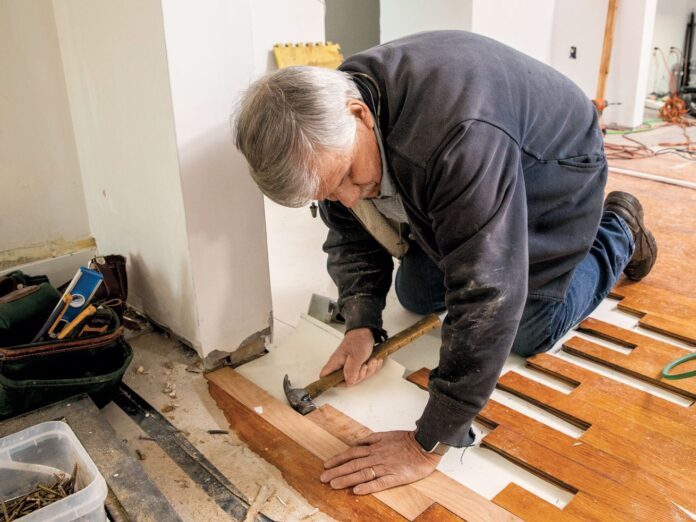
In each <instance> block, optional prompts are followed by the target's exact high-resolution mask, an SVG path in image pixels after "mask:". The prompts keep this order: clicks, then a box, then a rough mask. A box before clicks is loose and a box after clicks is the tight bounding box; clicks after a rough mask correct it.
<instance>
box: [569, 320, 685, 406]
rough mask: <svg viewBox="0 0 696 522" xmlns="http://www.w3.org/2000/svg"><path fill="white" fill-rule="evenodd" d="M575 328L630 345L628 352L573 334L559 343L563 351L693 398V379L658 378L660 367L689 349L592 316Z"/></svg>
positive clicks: (626, 345)
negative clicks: (561, 344) (561, 343)
mask: <svg viewBox="0 0 696 522" xmlns="http://www.w3.org/2000/svg"><path fill="white" fill-rule="evenodd" d="M578 330H580V331H581V332H583V333H587V334H589V335H594V336H596V337H599V338H601V339H607V340H609V341H612V342H615V343H618V344H620V345H622V346H625V347H627V348H630V349H631V352H630V353H629V354H624V353H620V352H617V351H616V350H612V349H611V348H607V347H605V346H602V345H600V344H597V343H593V342H591V341H588V340H586V339H583V338H580V337H573V338H571V339H569V340H567V341H566V342H565V343H563V350H564V351H566V352H568V353H571V354H573V355H576V356H578V357H583V358H586V359H589V360H591V361H594V362H597V363H599V364H602V365H604V366H607V367H609V368H612V369H614V370H617V371H619V372H622V373H625V374H627V375H630V376H632V377H635V378H637V379H641V380H644V381H646V382H649V383H651V384H654V385H655V386H659V387H661V388H664V389H667V390H670V391H672V392H674V393H678V394H680V395H683V396H685V397H689V398H691V399H696V381H694V380H689V379H685V380H681V381H674V380H669V379H665V378H663V377H662V369H663V368H664V367H665V366H666V365H667V364H669V363H670V362H672V361H674V360H675V359H677V358H678V357H682V356H684V355H687V354H689V353H691V352H690V351H688V350H685V349H683V348H679V347H678V346H674V345H672V344H669V343H665V342H662V341H658V340H656V339H653V338H652V337H647V336H645V335H640V334H638V333H635V332H631V331H629V330H625V329H623V328H619V327H617V326H614V325H611V324H609V323H605V322H603V321H598V320H596V319H586V320H585V321H583V322H582V323H580V325H579V326H578Z"/></svg>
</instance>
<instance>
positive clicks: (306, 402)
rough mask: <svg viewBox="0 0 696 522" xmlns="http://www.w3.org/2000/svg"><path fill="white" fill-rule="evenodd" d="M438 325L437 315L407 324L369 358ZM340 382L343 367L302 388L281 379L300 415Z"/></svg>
mask: <svg viewBox="0 0 696 522" xmlns="http://www.w3.org/2000/svg"><path fill="white" fill-rule="evenodd" d="M440 325H441V323H440V319H439V318H438V316H437V315H435V314H430V315H427V316H426V317H424V318H423V319H421V320H420V321H418V322H417V323H416V324H414V325H413V326H409V327H408V328H406V329H405V330H402V331H401V332H399V333H398V334H396V335H394V337H391V338H390V339H387V340H386V341H384V342H383V343H379V344H378V345H376V346H375V348H374V351H373V352H372V356H371V357H370V359H369V360H372V359H386V358H387V357H389V356H390V355H391V354H393V353H394V352H396V351H397V350H399V349H400V348H403V347H404V346H406V345H407V344H409V343H411V342H412V341H414V340H416V339H418V338H419V337H420V336H421V335H423V334H425V333H428V332H429V331H430V330H434V329H435V328H438V327H439V326H440ZM342 382H343V368H339V369H338V370H336V371H335V372H332V373H330V374H329V375H326V376H325V377H322V378H320V379H319V380H316V381H314V382H313V383H312V384H309V385H307V386H306V387H304V388H292V384H291V383H290V379H289V378H288V376H287V375H286V376H285V379H283V389H284V390H285V396H286V397H287V398H288V402H289V403H290V406H292V407H293V409H294V410H296V411H298V412H300V413H301V414H302V415H307V414H308V413H309V412H311V411H314V410H315V409H316V408H317V407H316V406H315V405H314V402H313V400H314V399H316V398H317V397H319V395H321V394H322V393H324V392H325V391H326V390H328V389H330V388H333V387H334V386H336V385H337V384H340V383H342Z"/></svg>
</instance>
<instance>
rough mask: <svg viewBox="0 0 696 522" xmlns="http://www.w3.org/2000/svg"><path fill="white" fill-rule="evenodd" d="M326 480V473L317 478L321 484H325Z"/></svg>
mask: <svg viewBox="0 0 696 522" xmlns="http://www.w3.org/2000/svg"><path fill="white" fill-rule="evenodd" d="M326 479H327V477H326V473H322V474H321V475H320V476H319V480H320V481H321V482H326Z"/></svg>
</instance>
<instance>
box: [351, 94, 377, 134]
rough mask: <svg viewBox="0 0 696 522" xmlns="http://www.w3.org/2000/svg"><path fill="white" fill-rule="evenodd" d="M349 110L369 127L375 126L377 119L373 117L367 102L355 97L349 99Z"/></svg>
mask: <svg viewBox="0 0 696 522" xmlns="http://www.w3.org/2000/svg"><path fill="white" fill-rule="evenodd" d="M348 110H349V111H350V112H351V114H352V115H353V116H355V117H356V118H357V119H359V120H360V121H362V122H363V123H364V124H365V125H366V126H367V128H368V129H372V128H373V127H374V125H375V119H374V118H373V117H372V112H370V109H369V108H368V107H367V105H366V104H365V102H363V101H361V100H355V99H352V100H348Z"/></svg>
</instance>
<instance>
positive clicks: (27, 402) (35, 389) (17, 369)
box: [0, 280, 133, 419]
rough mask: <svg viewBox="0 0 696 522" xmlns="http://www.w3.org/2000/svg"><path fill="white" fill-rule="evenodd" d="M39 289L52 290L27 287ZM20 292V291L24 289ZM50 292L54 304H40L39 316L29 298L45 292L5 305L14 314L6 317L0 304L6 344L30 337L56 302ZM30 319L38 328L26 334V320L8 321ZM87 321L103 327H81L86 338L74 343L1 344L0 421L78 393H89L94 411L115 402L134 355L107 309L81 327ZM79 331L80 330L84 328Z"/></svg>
mask: <svg viewBox="0 0 696 522" xmlns="http://www.w3.org/2000/svg"><path fill="white" fill-rule="evenodd" d="M25 281H26V280H25ZM27 282H29V283H35V282H37V281H36V280H33V281H27ZM20 284H22V283H20ZM42 285H47V286H48V287H49V288H52V287H50V285H48V283H47V282H42V283H39V284H38V285H31V284H30V285H29V286H39V287H42ZM24 288H28V287H24ZM5 290H7V287H6V288H5ZM18 290H20V291H21V290H22V288H19V289H18ZM52 290H53V292H55V294H53V295H52V297H51V298H50V299H48V298H46V301H50V302H51V303H52V304H50V306H49V305H47V304H45V303H43V301H42V302H41V303H40V306H38V307H37V309H38V308H41V312H40V313H39V312H36V314H34V312H35V309H34V308H33V307H34V305H35V304H36V303H35V301H36V299H33V300H32V301H30V299H32V298H33V297H34V296H36V295H37V294H38V293H39V292H48V290H39V291H33V292H31V293H28V294H27V295H23V296H20V297H18V298H17V299H14V300H12V301H11V302H10V303H7V305H8V306H10V305H11V307H12V310H11V312H12V313H10V314H7V313H5V316H3V311H2V305H0V326H1V323H2V320H3V317H4V319H5V321H6V323H7V321H8V317H9V319H10V323H11V326H10V328H9V329H8V330H7V332H9V333H7V332H6V334H7V335H6V337H5V338H6V339H7V338H9V339H13V338H22V339H31V338H32V337H33V335H34V334H35V333H36V332H37V331H38V329H39V328H40V327H41V323H42V322H43V321H45V320H46V317H47V316H48V315H49V314H50V312H51V310H52V308H53V306H55V304H56V303H57V302H58V300H59V299H60V294H59V293H58V291H57V290H55V289H52ZM12 292H17V290H13V291H12ZM10 293H11V292H10ZM6 295H10V294H6ZM5 312H7V309H6V310H5ZM34 315H37V316H39V317H40V320H37V321H35V322H36V324H38V326H36V327H34V326H35V325H33V324H32V325H31V329H30V330H25V329H24V327H26V326H27V321H26V319H23V320H20V321H15V322H14V323H12V321H11V319H12V318H18V317H24V318H26V317H27V316H31V317H33V316H34ZM88 322H89V324H91V325H94V324H97V325H100V324H101V325H103V326H102V327H101V328H100V329H99V330H102V331H91V330H90V328H89V324H85V325H84V326H86V327H87V328H85V331H86V333H84V334H83V335H81V336H80V337H77V338H70V339H68V338H65V339H62V340H43V341H39V342H35V343H31V342H28V341H25V342H24V343H23V344H12V343H8V344H4V343H3V344H0V419H4V418H7V417H12V416H14V415H18V414H20V413H23V412H26V411H29V410H32V409H35V408H38V407H41V406H44V405H47V404H51V403H53V402H57V401H60V400H62V399H65V398H68V397H71V396H73V395H77V394H80V393H87V394H89V395H90V397H91V398H92V400H93V401H94V402H95V403H96V404H97V406H98V407H102V406H104V405H106V404H107V403H108V402H109V401H110V400H111V399H112V398H113V396H114V394H115V393H116V391H117V389H118V386H119V383H120V382H121V379H122V378H123V375H124V373H125V371H126V369H127V368H128V365H129V364H130V363H131V361H132V359H133V350H132V349H131V347H130V346H129V344H128V343H127V342H126V341H125V339H124V338H123V327H122V326H121V321H120V320H119V317H118V315H117V313H116V312H115V311H114V310H112V309H111V308H109V307H107V306H102V307H100V308H99V309H98V310H97V312H96V313H95V314H94V315H92V316H91V317H89V318H88V319H86V320H85V323H88ZM77 329H79V330H82V329H83V325H82V324H81V325H80V326H78V327H77ZM0 330H1V328H0ZM1 337H2V336H0V338H1Z"/></svg>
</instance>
